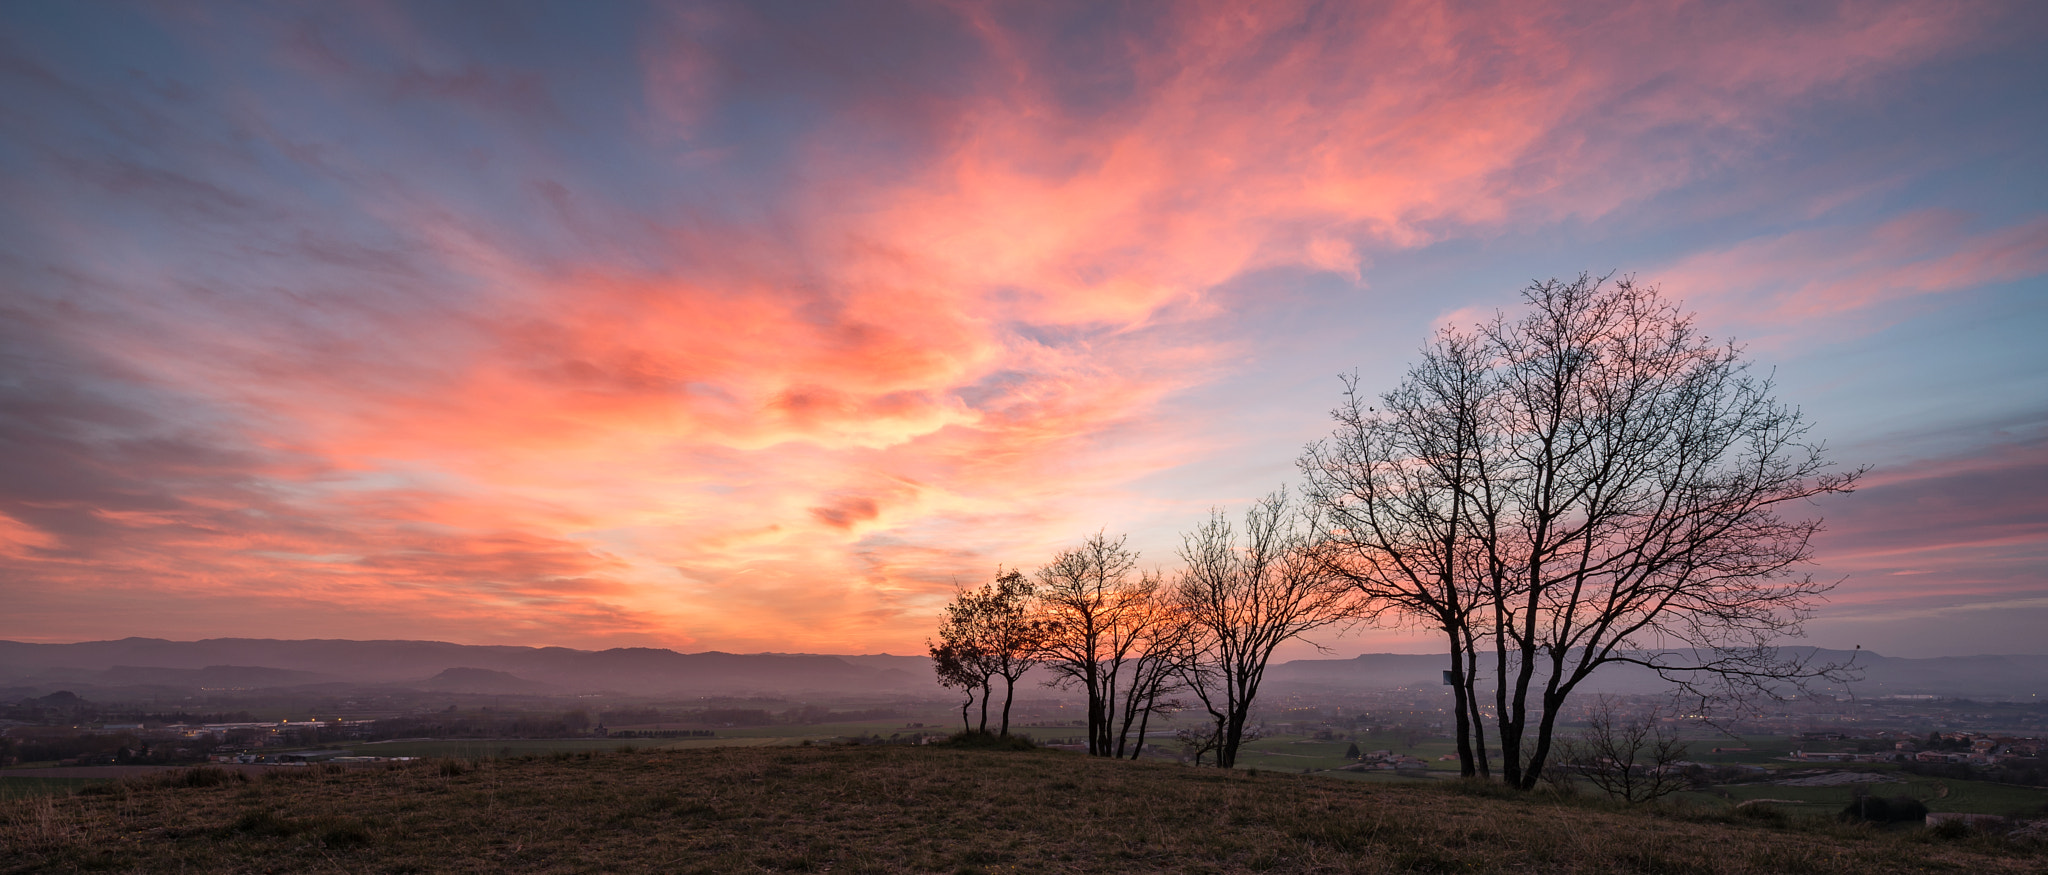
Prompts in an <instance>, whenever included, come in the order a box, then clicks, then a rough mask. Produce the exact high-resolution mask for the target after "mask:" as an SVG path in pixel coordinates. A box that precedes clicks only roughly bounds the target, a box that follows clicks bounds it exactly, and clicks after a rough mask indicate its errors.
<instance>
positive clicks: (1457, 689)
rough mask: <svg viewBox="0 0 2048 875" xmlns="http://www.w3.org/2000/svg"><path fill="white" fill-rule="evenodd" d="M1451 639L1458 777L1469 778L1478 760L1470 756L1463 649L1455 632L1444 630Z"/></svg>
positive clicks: (1470, 737)
mask: <svg viewBox="0 0 2048 875" xmlns="http://www.w3.org/2000/svg"><path fill="white" fill-rule="evenodd" d="M1444 631H1445V632H1447V633H1449V634H1450V639H1451V699H1452V704H1454V705H1455V706H1456V709H1455V710H1456V711H1457V712H1458V719H1457V733H1458V734H1457V739H1458V777H1460V778H1470V777H1472V776H1474V775H1477V774H1478V773H1479V763H1478V760H1476V759H1474V758H1473V756H1472V721H1471V715H1470V711H1471V709H1470V708H1469V707H1468V702H1467V698H1468V693H1467V687H1468V686H1469V685H1468V684H1467V683H1466V682H1465V648H1464V644H1463V642H1460V641H1459V640H1458V633H1457V630H1454V629H1445V630H1444Z"/></svg>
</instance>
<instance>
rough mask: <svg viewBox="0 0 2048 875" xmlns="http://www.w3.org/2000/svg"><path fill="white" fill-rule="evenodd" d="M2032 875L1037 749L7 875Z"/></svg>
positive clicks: (230, 802) (10, 838)
mask: <svg viewBox="0 0 2048 875" xmlns="http://www.w3.org/2000/svg"><path fill="white" fill-rule="evenodd" d="M81 870H92V871H111V872H167V871H204V872H265V871H280V872H318V871H326V872H443V871H446V872H498V871H506V870H516V871H548V872H618V871H663V872H755V871H809V872H826V871H830V872H955V873H960V872H990V873H993V872H1130V871H1178V872H1496V871H1497V872H1585V873H1592V872H1599V873H1613V872H1644V873H1648V872H1686V873H1692V872H1709V873H1761V872H1772V873H1777V872H1814V873H1829V872H1841V873H1856V875H1865V873H1878V872H1923V871H1952V872H2042V871H2048V856H2044V855H2043V854H2041V853H2040V852H2039V851H2037V850H2034V849H2031V848H2028V847H2023V846H2017V845H2009V844H2005V843H2003V842H2002V841H2001V840H1998V839H1995V838H1986V837H1969V838H1963V839H1957V840H1942V839H1936V838H1933V837H1931V836H1929V835H1928V834H1927V833H1925V832H1918V831H1909V832H1881V831H1877V830H1874V829H1871V828H1868V827H1853V826H1848V825H1835V824H1832V823H1829V824H1823V825H1818V826H1813V825H1809V826H1798V825H1796V824H1794V823H1792V822H1791V821H1787V820H1785V819H1783V818H1775V819H1774V818H1771V817H1769V816H1768V815H1767V814H1763V815H1756V814H1751V813H1748V809H1744V812H1735V811H1733V810H1728V809H1723V810H1719V811H1715V812H1687V811H1684V810H1679V809H1663V810H1660V811H1656V812H1643V811H1621V810H1612V809H1609V808H1607V807H1605V806H1603V805H1599V804H1595V803H1589V802H1581V801H1573V800H1560V799H1555V798H1550V797H1541V796H1514V795H1513V794H1506V793H1503V792H1501V791H1499V790H1497V789H1493V788H1486V787H1471V786H1467V787H1462V788H1461V787H1444V786H1425V785H1414V786H1409V785H1389V784H1362V783H1351V782H1342V781H1337V780H1333V779H1326V778H1318V777H1314V776H1303V775H1288V774H1273V773H1267V774H1247V773H1244V772H1234V773H1226V772H1218V771H1215V770H1200V769H1191V768H1186V767H1181V766H1174V765H1169V764H1158V763H1129V762H1107V761H1101V760H1089V759H1086V758H1084V757H1081V756H1078V755H1074V754H1063V753H1056V752H1048V751H1032V752H1021V753H1020V752H988V751H968V750H948V749H936V748H905V747H818V748H716V749H699V750H674V751H641V752H624V751H622V752H615V753H598V754H594V755H593V754H575V755H567V754H564V755H557V756H553V757H541V758H533V757H528V758H520V759H514V760H486V761H481V762H460V761H439V762H422V763H416V764H411V765H407V766H403V767H394V768H388V769H386V768H377V769H341V768H338V767H334V768H318V767H314V768H306V769H295V770H292V771H289V772H286V771H279V772H277V773H274V774H271V775H268V776H264V777H261V778H257V779H253V780H251V779H246V778H243V777H240V776H234V775H232V774H230V773H220V774H213V773H198V774H195V775H188V776H183V777H176V776H173V777H166V778H155V779H137V780H133V781H129V782H125V783H122V784H117V785H102V787H96V788H94V792H91V793H85V794H80V795H75V796H60V797H54V798H53V797H47V796H46V797H39V798H36V799H26V800H18V801H16V802H13V803H9V805H8V807H7V808H6V809H5V810H4V811H0V872H41V871H81Z"/></svg>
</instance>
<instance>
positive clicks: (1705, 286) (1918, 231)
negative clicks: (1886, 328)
mask: <svg viewBox="0 0 2048 875" xmlns="http://www.w3.org/2000/svg"><path fill="white" fill-rule="evenodd" d="M1970 224H1971V223H1970V222H1968V220H1967V217H1965V216H1961V215H1958V214H1955V213H1952V212H1947V211H1938V210H1923V211H1918V212H1913V213H1908V214H1906V215H1903V216H1899V217H1897V218H1894V219H1891V220H1888V221H1886V222H1884V223H1882V224H1878V225H1872V226H1854V227H1824V228H1814V229H1806V230H1800V231H1793V232H1789V233H1786V234H1781V235H1777V236H1772V237H1763V238H1758V239H1755V240H1749V241H1745V242H1743V243H1739V244H1736V245H1734V246H1731V247H1728V248H1725V249H1721V250H1717V251H1712V252H1702V253H1699V254H1695V255H1690V256H1687V257H1685V258H1684V259H1681V260H1680V261H1678V262H1677V263H1676V264H1674V265H1671V266H1670V267H1666V268H1660V269H1657V270H1656V271H1655V272H1654V275H1655V276H1656V277H1657V278H1658V279H1659V281H1660V283H1661V284H1662V286H1663V287H1664V288H1665V289H1666V290H1667V291H1670V292H1672V293H1673V294H1675V295H1677V296H1678V297H1681V298H1684V299H1685V300H1686V301H1687V303H1688V304H1690V305H1692V306H1695V307H1699V308H1701V309H1702V310H1703V311H1704V312H1706V313H1707V314H1708V315H1710V316H1713V317H1715V318H1716V319H1717V320H1719V321H1722V322H1725V323H1732V324H1736V325H1747V326H1756V327H1758V328H1760V329H1761V330H1762V331H1764V332H1768V333H1772V334H1775V333H1777V332H1781V331H1787V330H1793V328H1794V326H1812V325H1815V324H1818V323H1821V322H1823V321H1825V320H1829V319H1831V318H1833V317H1838V316H1844V315H1848V314H1851V313H1855V312H1857V311H1861V310H1867V309H1870V308H1874V307H1877V306H1879V305H1881V304H1887V303H1893V302H1899V301H1907V300H1911V299H1914V298H1920V297H1925V296H1930V295H1940V294H1944V293H1949V292H1956V291H1961V290H1965V289H1971V288H1976V287H1978V286H1983V285H1987V284H1992V283H2003V282H2011V281H2014V280H2020V279H2026V278H2029V277H2035V276H2039V275H2041V274H2043V273H2048V219H2034V220H2031V221H2026V222H2021V223H2017V224H2013V225H2008V226H2006V227H2002V228H1995V229H1991V230H1989V231H1979V230H1976V229H1973V228H1972V227H1970ZM1798 330H1800V331H1802V332H1804V331H1805V330H1806V329H1804V328H1801V329H1798Z"/></svg>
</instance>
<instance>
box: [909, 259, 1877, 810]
mask: <svg viewBox="0 0 2048 875" xmlns="http://www.w3.org/2000/svg"><path fill="white" fill-rule="evenodd" d="M1609 279H1610V278H1605V277H1602V278H1594V277H1591V276H1586V275H1581V276H1580V277H1578V278H1577V279H1575V280H1570V281H1560V280H1549V281H1544V282H1538V283H1535V284H1532V285H1531V286H1530V287H1528V288H1527V289H1526V290H1525V291H1524V299H1525V304H1526V305H1527V306H1526V308H1525V310H1524V312H1523V313H1521V314H1520V315H1518V316H1514V317H1510V316H1509V315H1508V314H1504V313H1503V314H1498V315H1496V316H1495V317H1494V318H1492V319H1491V320H1489V321H1486V322H1484V323H1482V324H1479V325H1475V326H1471V327H1469V328H1451V329H1446V330H1444V331H1442V332H1440V333H1439V334H1438V335H1437V336H1436V337H1435V338H1434V339H1433V340H1432V341H1431V342H1430V343H1429V344H1428V345H1427V346H1426V347H1425V348H1424V349H1423V350H1422V356H1421V359H1420V361H1419V362H1418V363H1416V364H1415V365H1414V366H1412V367H1411V368H1410V369H1409V370H1408V372H1407V374H1406V375H1405V378H1404V379H1403V380H1402V382H1401V383H1400V384H1399V385H1398V386H1397V387H1396V388H1394V389H1392V390H1391V391H1388V392H1385V393H1383V394H1381V395H1378V396H1377V397H1376V398H1374V397H1372V396H1369V395H1367V394H1366V393H1365V392H1364V391H1363V389H1362V386H1361V382H1360V380H1359V378H1358V377H1357V376H1356V375H1353V376H1351V377H1349V378H1348V379H1347V380H1346V382H1345V393H1344V398H1343V402H1342V403H1341V404H1340V405H1339V406H1338V407H1337V409H1336V410H1335V411H1333V413H1332V416H1333V419H1334V420H1335V422H1336V426H1335V428H1334V430H1333V432H1332V433H1331V435H1330V436H1329V437H1328V438H1325V439H1323V440H1319V441H1316V442H1314V443H1312V444H1310V445H1309V446H1308V447H1307V448H1306V449H1305V450H1304V452H1303V454H1302V455H1301V457H1300V458H1299V460H1298V467H1299V469H1300V471H1301V474H1302V476H1303V485H1302V487H1301V489H1300V498H1299V499H1298V500H1293V501H1290V499H1289V498H1288V496H1287V495H1286V494H1285V492H1284V491H1283V492H1280V493H1276V494H1274V495H1273V496H1271V497H1269V498H1267V499H1266V500H1264V501H1262V502H1260V503H1258V505H1256V506H1255V507H1254V508H1253V509H1252V510H1251V511H1250V512H1249V513H1248V514H1247V515H1246V517H1245V520H1244V525H1243V527H1242V529H1238V528H1236V527H1233V526H1232V525H1231V524H1230V523H1229V521H1228V520H1226V519H1225V518H1224V517H1223V516H1222V515H1221V514H1220V513H1212V514H1211V516H1210V518H1209V519H1208V520H1207V521H1206V522H1205V523H1203V524H1202V525H1201V526H1199V527H1198V528H1197V529H1196V530H1195V531H1193V532H1191V533H1189V534H1187V535H1186V536H1185V537H1184V540H1183V545H1182V548H1181V551H1180V554H1181V555H1180V559H1181V560H1182V563H1183V568H1182V570H1181V571H1180V572H1179V573H1178V574H1177V575H1174V576H1172V577H1171V578H1169V577H1167V576H1165V575H1162V574H1158V573H1148V572H1139V571H1138V570H1137V555H1136V554H1135V553H1134V552H1132V551H1130V550H1128V549H1127V548H1126V547H1125V545H1124V542H1123V540H1121V539H1117V540H1111V539H1109V538H1107V537H1105V536H1103V535H1100V534H1098V535H1097V536H1095V537H1094V538H1091V539H1089V540H1088V541H1087V542H1085V543H1084V544H1082V545H1081V546H1079V547H1076V548H1073V549H1070V550H1066V551H1063V552H1061V553H1059V554H1058V555H1056V556H1055V557H1054V558H1053V560H1052V561H1051V562H1049V563H1047V564H1046V565H1045V566H1043V567H1041V568H1039V569H1037V571H1036V573H1035V574H1032V575H1029V576H1027V575H1025V574H1023V573H1022V572H1020V571H1014V570H1013V571H1007V572H1004V573H1003V574H1002V575H1001V576H1000V577H998V579H997V580H996V581H995V582H994V583H991V584H989V585H986V586H984V587H981V588H980V589H976V590H971V591H967V592H963V593H961V594H960V597H959V598H958V599H957V600H956V601H955V602H954V603H953V604H952V605H951V606H950V607H949V608H948V612H947V617H946V621H945V623H944V625H943V626H942V627H941V629H940V634H939V638H938V640H937V641H936V642H934V643H933V644H932V646H931V651H932V655H933V657H934V659H935V660H936V662H937V667H938V672H939V676H940V679H941V681H942V682H944V683H946V684H948V685H949V686H952V687H955V688H958V689H961V690H963V691H964V692H965V693H966V700H965V701H964V702H963V704H962V712H961V713H962V722H963V726H964V725H966V724H967V717H968V708H969V706H970V705H971V704H972V703H974V702H976V701H978V702H980V703H981V705H982V715H983V716H982V721H981V724H980V728H981V730H982V731H987V730H988V717H987V713H988V705H989V702H990V700H991V699H992V698H993V694H994V690H995V685H996V681H997V679H1001V682H1002V688H1003V696H1004V704H1003V709H1002V711H1001V718H1000V721H999V724H998V730H999V731H1003V732H1007V730H1008V711H1009V702H1010V698H1011V696H1012V695H1013V690H1014V687H1015V684H1016V682H1017V680H1018V679H1019V678H1021V677H1022V676H1023V673H1024V671H1025V670H1026V669H1027V668H1028V667H1030V666H1032V665H1041V666H1044V667H1045V668H1046V669H1048V670H1050V671H1051V673H1052V674H1053V675H1054V677H1055V680H1054V683H1057V684H1059V685H1062V686H1066V687H1069V688H1073V689H1077V690H1080V691H1082V692H1083V693H1085V695H1086V697H1087V700H1088V744H1089V752H1090V753H1092V754H1096V755H1101V756H1121V755H1129V756H1135V755H1136V753H1137V751H1138V749H1139V748H1140V747H1141V746H1142V737H1143V732H1144V730H1145V726H1146V723H1147V720H1148V719H1149V717H1150V715H1151V714H1152V713H1153V712H1154V711H1155V710H1158V709H1160V708H1161V707H1164V706H1168V705H1171V706H1175V707H1178V706H1180V705H1183V704H1185V703H1186V701H1187V700H1191V701H1193V702H1195V703H1199V705H1200V707H1202V708H1203V709H1204V710H1205V711H1206V712H1207V713H1208V715H1209V716H1210V718H1211V720H1212V723H1213V733H1214V736H1213V749H1214V750H1215V751H1216V752H1217V758H1216V759H1217V764H1218V765H1222V766H1226V767H1227V766H1230V765H1231V764H1232V763H1233V761H1234V759H1235V755H1236V749H1237V746H1238V745H1239V744H1240V743H1241V742H1242V740H1243V733H1244V732H1245V727H1246V721H1247V720H1248V718H1249V714H1250V713H1251V709H1252V704H1253V702H1254V700H1255V698H1256V696H1257V693H1258V689H1259V685H1260V682H1261V680H1262V679H1263V677H1264V674H1265V670H1266V664H1267V661H1268V659H1270V657H1271V655H1272V654H1273V652H1274V650H1275V649H1276V648H1277V647H1278V646H1279V645H1280V644H1281V643H1283V642H1285V641H1288V640H1291V639H1294V638H1298V637H1301V636H1303V635H1304V634H1306V633H1308V632H1311V631H1313V630H1315V629H1318V628H1320V627H1323V626H1328V625H1331V624H1335V623H1341V622H1349V621H1377V622H1383V623H1396V624H1407V625H1420V626H1422V627H1424V628H1428V629H1433V630H1436V631H1438V632H1440V633H1441V634H1442V635H1443V636H1444V641H1445V644H1446V645H1447V647H1448V649H1449V652H1450V658H1449V663H1448V666H1447V668H1448V672H1447V678H1448V682H1449V684H1450V685H1451V687H1452V690H1453V694H1454V710H1455V720H1454V721H1453V725H1454V727H1455V736H1456V739H1457V749H1458V756H1459V761H1460V767H1461V770H1462V771H1463V772H1464V773H1465V774H1466V775H1468V776H1472V775H1477V776H1491V775H1492V774H1493V773H1494V770H1495V763H1493V762H1492V760H1491V758H1490V757H1489V756H1488V753H1487V751H1488V745H1489V739H1488V737H1487V736H1488V732H1487V728H1488V724H1489V722H1490V723H1491V725H1492V729H1493V739H1492V743H1493V744H1495V745H1497V747H1498V749H1499V751H1500V762H1499V763H1498V769H1499V773H1500V776H1501V778H1502V779H1503V780H1504V781H1505V782H1507V783H1508V784H1510V785H1513V786H1516V787H1519V788H1522V789H1528V788H1531V787H1534V786H1535V784H1536V782H1537V781H1538V780H1539V779H1540V778H1541V777H1542V774H1543V769H1544V765H1545V763H1546V762H1547V761H1548V760H1549V759H1550V758H1551V755H1552V752H1553V748H1554V747H1555V745H1556V744H1557V742H1558V738H1557V736H1556V728H1557V723H1556V721H1557V719H1558V717H1559V715H1560V714H1562V713H1563V712H1564V710H1565V708H1564V705H1565V704H1566V702H1567V701H1568V700H1569V698H1570V697H1571V696H1572V694H1573V692H1574V691H1575V690H1576V689H1578V688H1579V687H1580V686H1581V685H1582V684H1583V683H1584V682H1585V680H1586V679H1587V678H1588V677H1589V676H1591V675H1592V674H1593V673H1594V672H1595V671H1597V670H1599V669H1601V668H1603V667H1605V666H1608V665H1613V664H1617V663H1627V664H1634V665H1639V666H1643V667H1647V668H1649V669H1651V670H1654V671H1656V672H1657V673H1659V674H1660V675H1662V676H1663V677H1665V678H1666V679H1668V680H1670V681H1672V682H1673V683H1674V684H1675V685H1676V686H1677V688H1679V689H1681V690H1684V691H1686V692H1688V693H1691V694H1694V695H1695V696H1696V701H1695V702H1693V703H1692V704H1690V705H1689V706H1688V710H1695V709H1704V708H1706V707H1707V706H1708V705H1709V704H1710V703H1713V702H1719V701H1726V700H1728V699H1729V698H1731V697H1732V698H1736V699H1743V698H1748V697H1751V696H1756V695H1766V696H1777V695H1782V694H1784V693H1785V692H1787V691H1788V690H1789V689H1791V688H1792V687H1788V686H1787V684H1788V683H1789V684H1790V685H1792V686H1793V687H1796V686H1797V685H1798V684H1800V683H1803V682H1805V681H1808V680H1812V679H1816V678H1825V679H1828V680H1830V681H1836V680H1841V679H1843V677H1844V672H1845V669H1846V668H1847V667H1845V666H1839V665H1817V664H1810V663H1808V662H1803V661H1801V657H1800V656H1799V655H1798V653H1797V652H1795V651H1789V650H1780V649H1779V648H1777V647H1776V646H1775V643H1776V640H1777V639H1779V638H1780V637H1783V636H1786V635H1792V634H1796V633H1797V632H1798V631H1799V628H1800V623H1801V621H1802V620H1803V619H1804V618H1805V617H1806V615H1807V613H1808V611H1809V610H1810V608H1811V606H1812V605H1813V604H1814V603H1815V602H1816V601H1817V600H1818V599H1819V598H1820V597H1821V596H1822V595H1823V594H1824V593H1826V592H1827V591H1828V589H1830V588H1831V586H1832V584H1831V583H1829V582H1826V581H1816V580H1814V579H1813V578H1812V577H1811V576H1810V575H1805V574H1801V573H1798V568H1799V567H1800V566H1801V565H1802V564H1803V563H1805V562H1806V561H1807V560H1808V559H1809V558H1810V555H1811V554H1810V549H1809V544H1810V541H1811V539H1812V536H1813V535H1814V533H1815V532H1816V531H1818V529H1819V520H1817V519H1801V518H1797V517H1795V516H1792V515H1791V514H1790V513H1789V512H1788V511H1787V510H1786V509H1787V508H1791V507H1797V506H1798V505H1800V504H1802V503H1804V502H1805V501H1807V500H1808V499H1812V498H1815V497H1818V496H1821V495H1825V494H1829V493H1836V492H1846V491H1848V490H1849V489H1851V488H1852V487H1853V486H1854V485H1855V483H1856V481H1857V478H1858V477H1859V476H1860V475H1861V474H1862V471H1860V470H1855V471H1846V472H1838V471H1835V470H1833V466H1832V464H1831V463H1830V462H1829V461H1828V460H1827V458H1826V454H1825V449H1824V447H1823V446H1822V445H1821V444H1819V443H1817V442H1814V441H1811V440H1810V439H1809V437H1808V430H1809V426H1808V424H1807V422H1806V421H1805V419H1804V418H1803V417H1802V415H1801V414H1800V412H1799V411H1798V410H1797V409H1794V408H1791V407H1788V406H1786V405H1784V404H1782V403H1780V402H1779V401H1777V400H1776V398H1775V397H1774V390H1773V385H1772V382H1771V380H1770V379H1769V378H1768V377H1767V376H1759V375H1757V374H1755V373H1752V372H1751V371H1750V369H1749V368H1748V366H1747V365H1746V364H1745V363H1744V362H1743V359H1742V355H1741V350H1740V348H1739V347H1737V346H1736V345H1735V344H1733V343H1732V342H1729V341H1726V340H1720V341H1717V340H1715V339H1713V338H1710V337H1706V336H1704V335H1702V334H1701V333H1700V332H1699V331H1698V330H1697V328H1696V327H1695V325H1694V324H1693V321H1692V318H1691V317H1690V316H1688V315H1686V314H1684V313H1683V312H1682V311H1681V309H1680V308H1679V307H1678V306H1677V305H1676V304H1674V303H1673V302H1671V301H1668V300H1666V299H1665V298H1663V297H1662V296H1661V295H1660V294H1659V293H1658V292H1657V290H1656V289H1654V288H1652V287H1648V286H1642V285H1638V284H1636V283H1634V282H1633V281H1631V280H1626V279H1624V280H1620V281H1613V282H1610V281H1609ZM1489 680H1490V686H1491V688H1490V689H1489V688H1488V684H1487V681H1489ZM1181 697H1185V698H1184V699H1183V698H1181ZM1489 704H1490V705H1491V708H1490V709H1489V708H1488V707H1487V706H1488V705H1489ZM1611 728H1612V727H1610V729H1611ZM1134 731H1135V732H1136V733H1137V736H1136V737H1137V738H1138V739H1140V743H1139V744H1133V743H1132V741H1131V739H1132V738H1133V736H1132V733H1133V732H1134ZM1610 734H1612V733H1611V732H1610ZM1580 746H1581V747H1583V746H1584V745H1583V744H1581V745H1580ZM1654 746H1655V744H1654V740H1653V743H1652V747H1654ZM1574 754H1575V755H1574V759H1576V760H1578V761H1579V762H1577V763H1576V764H1575V765H1576V766H1577V767H1578V768H1580V769H1584V768H1586V765H1587V762H1588V760H1587V759H1586V758H1585V757H1581V756H1577V755H1576V754H1577V751H1574ZM1597 758H1598V757H1597V756H1596V757H1594V759H1597Z"/></svg>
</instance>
